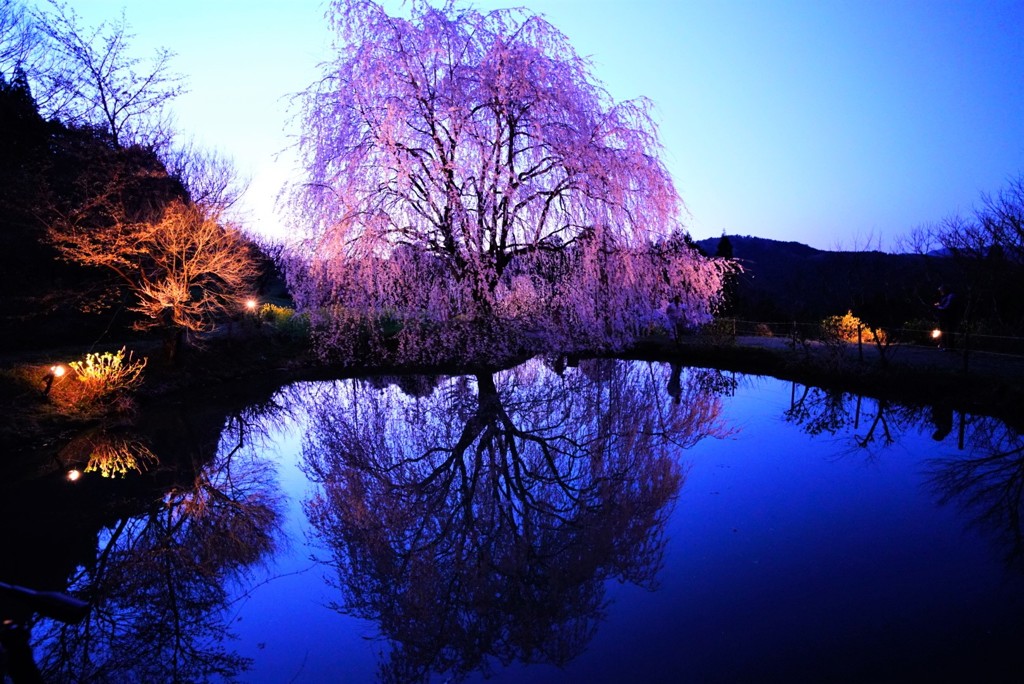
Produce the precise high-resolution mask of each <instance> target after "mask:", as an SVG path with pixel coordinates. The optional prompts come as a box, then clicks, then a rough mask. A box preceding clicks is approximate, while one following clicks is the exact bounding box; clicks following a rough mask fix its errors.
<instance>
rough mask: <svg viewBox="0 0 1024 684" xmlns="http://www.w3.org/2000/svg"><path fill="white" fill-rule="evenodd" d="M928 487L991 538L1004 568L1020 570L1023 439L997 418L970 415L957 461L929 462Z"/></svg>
mask: <svg viewBox="0 0 1024 684" xmlns="http://www.w3.org/2000/svg"><path fill="white" fill-rule="evenodd" d="M929 466H930V476H929V481H930V484H931V486H932V487H933V488H934V489H935V491H936V492H938V493H939V494H940V495H941V497H942V498H941V501H942V503H943V504H946V503H949V502H953V501H955V502H957V503H959V504H960V506H961V507H962V508H964V509H965V510H967V511H970V512H971V513H972V514H973V515H974V522H975V524H976V525H978V526H979V527H981V528H983V529H985V530H989V531H991V532H992V533H994V534H995V536H996V538H997V540H998V541H999V543H1000V544H1001V545H1002V546H1003V547H1004V548H1005V549H1006V551H1005V558H1006V562H1007V564H1009V565H1011V566H1015V567H1017V568H1018V569H1021V570H1024V531H1022V529H1021V513H1022V511H1021V508H1022V505H1024V436H1022V435H1021V433H1020V432H1019V431H1018V430H1016V429H1014V428H1012V427H1010V426H1009V425H1007V424H1006V423H1004V422H1003V421H1001V420H999V419H997V418H988V417H974V418H972V419H971V422H970V430H969V431H968V432H967V449H966V452H965V455H964V456H961V457H958V458H943V459H933V460H931V461H929Z"/></svg>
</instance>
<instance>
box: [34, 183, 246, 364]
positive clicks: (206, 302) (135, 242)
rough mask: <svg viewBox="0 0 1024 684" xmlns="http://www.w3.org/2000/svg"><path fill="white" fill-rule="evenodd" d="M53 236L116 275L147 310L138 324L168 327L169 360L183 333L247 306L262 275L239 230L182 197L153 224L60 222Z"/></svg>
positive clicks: (74, 255)
mask: <svg viewBox="0 0 1024 684" xmlns="http://www.w3.org/2000/svg"><path fill="white" fill-rule="evenodd" d="M50 238H51V240H52V241H53V242H54V244H55V245H56V246H57V248H58V249H59V250H60V251H61V252H62V253H63V255H64V256H65V257H66V258H68V259H71V260H74V261H77V262H79V263H81V264H84V265H87V266H97V267H101V268H105V269H108V270H109V271H112V272H113V273H115V274H116V275H117V276H118V277H119V278H120V280H121V281H122V283H123V284H124V285H126V286H127V287H128V289H129V290H130V291H131V293H132V294H133V295H134V297H135V302H134V304H133V306H132V309H133V310H134V311H137V312H139V313H141V314H142V315H143V319H142V320H141V321H140V322H139V323H138V324H137V327H139V328H142V329H146V328H163V329H164V330H165V331H166V332H167V333H168V347H167V351H168V355H169V356H171V357H173V356H174V354H175V352H176V351H177V347H178V344H179V342H180V339H181V337H182V335H184V334H193V333H199V332H206V331H209V330H211V329H212V328H213V327H214V325H215V323H216V321H217V320H218V319H222V318H224V317H229V316H231V315H233V314H234V313H235V312H237V311H239V310H241V308H242V302H243V300H244V299H245V297H247V296H248V295H249V294H250V293H251V286H252V283H253V281H254V279H255V278H256V276H257V272H256V271H257V269H256V265H255V263H254V261H253V257H252V252H251V250H250V249H249V244H248V243H247V242H246V241H245V240H244V239H243V238H242V236H241V234H240V233H239V232H238V231H237V230H235V229H233V228H231V227H227V226H223V225H221V224H219V223H218V222H217V221H216V220H215V218H214V217H211V216H209V215H208V214H206V213H205V212H204V211H203V210H202V209H201V208H199V207H197V206H196V205H194V204H187V203H185V202H182V201H181V200H174V201H172V202H171V203H170V204H168V205H167V207H166V208H165V209H164V210H163V212H162V214H160V215H159V217H158V218H156V219H155V220H151V221H147V220H139V221H130V220H120V221H112V222H110V223H108V224H105V225H99V226H97V225H87V226H82V225H78V224H75V223H74V222H58V223H57V224H55V226H54V227H52V228H51V231H50Z"/></svg>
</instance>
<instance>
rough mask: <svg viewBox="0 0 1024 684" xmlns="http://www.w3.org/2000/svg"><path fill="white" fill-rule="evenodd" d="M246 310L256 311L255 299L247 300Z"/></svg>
mask: <svg viewBox="0 0 1024 684" xmlns="http://www.w3.org/2000/svg"><path fill="white" fill-rule="evenodd" d="M245 308H246V309H248V310H249V311H255V310H256V300H255V299H247V300H245Z"/></svg>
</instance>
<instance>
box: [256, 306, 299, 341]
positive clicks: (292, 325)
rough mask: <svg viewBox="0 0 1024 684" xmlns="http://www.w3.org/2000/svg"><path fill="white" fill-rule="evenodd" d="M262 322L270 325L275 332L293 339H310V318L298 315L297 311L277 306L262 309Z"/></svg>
mask: <svg viewBox="0 0 1024 684" xmlns="http://www.w3.org/2000/svg"><path fill="white" fill-rule="evenodd" d="M260 320H262V321H265V322H266V323H269V324H270V325H272V326H273V327H274V330H275V331H277V332H279V333H281V334H282V335H284V336H285V337H288V338H291V339H305V338H307V337H309V316H308V315H307V314H297V313H295V309H292V308H290V307H287V306H277V305H275V304H264V305H263V306H261V307H260Z"/></svg>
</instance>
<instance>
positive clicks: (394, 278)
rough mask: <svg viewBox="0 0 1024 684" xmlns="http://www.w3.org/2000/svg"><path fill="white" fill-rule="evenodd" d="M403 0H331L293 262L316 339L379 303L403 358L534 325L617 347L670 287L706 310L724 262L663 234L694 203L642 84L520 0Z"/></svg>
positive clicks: (358, 331)
mask: <svg viewBox="0 0 1024 684" xmlns="http://www.w3.org/2000/svg"><path fill="white" fill-rule="evenodd" d="M408 15H409V16H408V17H399V16H391V15H389V14H388V13H387V12H386V11H385V10H384V9H383V8H382V7H381V6H380V5H379V4H377V3H376V2H373V1H372V0H335V2H333V3H332V5H331V7H330V10H329V12H328V16H329V18H330V20H331V24H332V28H333V29H334V30H335V31H336V33H337V41H336V48H335V49H336V55H335V57H334V58H333V60H332V61H330V62H328V63H326V64H325V65H324V66H323V75H322V78H321V79H319V80H318V81H317V82H316V83H315V84H314V85H312V86H311V87H310V88H309V89H308V90H307V91H306V92H305V93H304V97H303V100H302V102H303V105H302V114H301V121H302V129H301V135H300V139H299V151H300V154H301V157H302V163H303V166H304V170H305V174H306V177H305V179H304V182H303V183H302V184H301V185H299V186H297V187H296V188H295V189H294V191H293V193H292V194H291V206H292V208H293V209H294V214H295V218H296V220H297V223H298V225H299V226H301V228H302V230H303V240H302V242H301V248H300V249H299V250H298V252H297V255H296V257H297V259H296V263H295V264H294V265H293V268H292V269H291V274H290V279H291V284H292V289H293V292H295V294H296V297H297V299H298V301H299V303H300V305H302V306H304V307H305V308H307V309H308V310H309V311H310V312H311V313H313V314H314V321H316V322H317V324H318V325H317V327H318V330H319V335H320V340H319V341H320V342H321V344H322V346H323V347H324V348H328V349H333V350H336V351H337V350H338V349H340V348H342V347H346V345H348V346H349V347H351V342H350V340H351V339H352V338H353V337H359V336H362V337H363V338H366V337H367V336H369V337H371V338H372V337H373V335H374V334H377V335H378V336H379V335H382V334H383V335H387V334H388V326H386V325H383V324H382V320H383V319H387V321H389V322H391V323H392V324H393V325H392V334H394V336H395V337H396V339H397V341H392V343H391V348H392V349H393V348H395V346H396V345H397V347H398V348H399V349H400V350H402V358H405V359H408V358H422V357H424V356H430V355H431V354H434V355H437V354H443V353H444V352H445V351H446V350H445V344H444V343H445V342H446V341H447V342H450V343H452V344H458V345H459V347H460V349H462V350H463V351H465V350H466V349H467V346H466V345H467V340H472V338H473V337H474V333H475V334H476V336H477V337H481V336H482V337H484V338H487V339H486V342H485V345H487V346H488V347H489V348H491V349H492V351H493V345H494V343H495V341H497V340H503V341H505V342H506V343H507V344H514V343H515V341H516V340H518V341H519V342H521V341H522V338H519V337H517V336H516V334H515V333H522V332H523V331H525V330H529V331H531V333H532V334H531V336H530V339H531V340H532V341H533V343H534V344H536V343H538V342H540V343H541V346H543V345H544V343H545V342H546V343H547V344H548V346H555V345H558V346H561V347H563V348H564V346H565V345H566V343H567V341H569V342H571V341H576V342H577V343H582V344H586V345H587V346H590V347H594V346H599V347H600V346H603V347H608V348H614V347H620V346H622V345H624V344H627V343H628V342H629V341H630V340H631V339H635V336H636V334H637V333H638V332H639V331H640V329H641V327H642V325H643V324H644V322H645V321H647V320H649V318H650V313H651V312H652V311H656V310H657V309H659V308H660V306H661V305H662V303H663V302H664V301H665V300H666V299H667V298H668V297H670V296H671V295H672V294H683V295H684V296H686V297H687V299H688V300H689V304H690V311H691V312H692V315H693V317H694V319H695V320H697V321H703V320H707V319H708V318H709V317H710V314H711V312H712V309H713V307H714V305H715V304H716V302H717V299H718V296H719V292H720V289H721V287H720V286H721V280H722V275H723V272H724V270H725V269H726V268H728V267H727V266H726V265H725V264H724V262H721V261H716V260H712V259H706V258H703V257H701V256H699V255H698V254H696V253H695V252H694V251H693V250H691V249H689V248H685V249H669V248H666V247H665V245H666V244H668V242H667V241H668V238H669V237H670V236H671V235H673V233H678V232H679V231H680V230H681V226H680V225H679V222H678V217H679V214H680V212H681V210H682V203H681V200H680V198H679V196H678V194H677V192H676V189H675V187H674V185H673V181H672V178H671V176H670V174H669V173H668V171H667V169H666V168H665V166H664V165H663V163H662V162H661V160H660V157H659V155H660V151H661V148H660V143H659V141H658V136H657V129H656V126H655V124H654V122H653V120H652V118H651V115H650V103H649V102H647V101H646V100H631V101H624V102H615V101H614V100H613V99H612V98H611V97H610V96H609V95H608V93H606V92H605V90H604V89H603V87H602V86H601V84H600V83H599V82H597V81H596V80H595V78H594V76H593V75H592V73H591V64H590V62H589V61H588V60H587V59H585V58H583V57H581V56H579V55H578V54H577V53H576V52H575V50H574V49H573V48H572V46H571V45H570V44H569V41H568V39H567V38H566V36H565V35H563V34H562V33H561V32H560V31H559V30H558V29H556V28H555V27H554V26H552V25H551V24H550V23H548V22H547V21H546V20H545V19H544V18H543V17H542V16H538V15H535V14H531V13H529V12H528V11H526V10H522V9H509V10H495V11H492V12H486V13H483V12H480V11H477V10H474V9H469V8H461V7H458V6H456V5H455V3H453V2H448V3H446V4H445V5H444V6H443V7H441V8H436V7H433V6H431V5H430V4H429V3H428V2H426V1H425V0H414V1H413V2H412V3H411V7H410V10H409V13H408ZM460 323H464V324H465V330H464V331H463V330H462V329H460V328H459V327H458V326H459V324H460ZM453 325H454V326H455V332H456V333H461V332H465V333H466V334H465V335H463V334H452V326H453ZM395 328H398V329H400V332H397V333H395V332H394V329H395ZM438 331H444V334H438ZM488 332H489V333H490V334H487V333H488ZM378 342H381V340H378ZM380 348H383V346H381V347H380ZM469 348H472V344H471V343H470V344H469ZM426 349H429V350H430V351H429V353H426V352H425V350H426ZM349 351H352V350H351V349H349ZM449 351H450V350H449Z"/></svg>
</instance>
